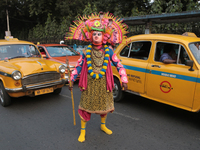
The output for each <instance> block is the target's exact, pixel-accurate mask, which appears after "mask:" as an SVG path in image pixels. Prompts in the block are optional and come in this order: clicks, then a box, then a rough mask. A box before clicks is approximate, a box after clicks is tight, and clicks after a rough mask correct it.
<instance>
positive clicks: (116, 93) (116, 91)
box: [113, 78, 124, 102]
mask: <svg viewBox="0 0 200 150" xmlns="http://www.w3.org/2000/svg"><path fill="white" fill-rule="evenodd" d="M123 96H124V93H123V91H122V87H121V85H120V82H119V80H118V79H117V78H114V88H113V98H114V101H115V102H119V101H121V100H122V98H123Z"/></svg>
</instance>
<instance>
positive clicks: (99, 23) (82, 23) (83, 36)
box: [65, 12, 128, 45]
mask: <svg viewBox="0 0 200 150" xmlns="http://www.w3.org/2000/svg"><path fill="white" fill-rule="evenodd" d="M74 23H75V25H71V27H70V29H69V33H68V35H67V36H66V37H65V38H66V40H67V39H75V40H81V41H86V42H92V43H93V44H94V45H99V44H100V43H101V44H106V43H107V42H108V43H111V44H115V43H121V42H122V40H123V38H126V36H125V34H126V33H127V29H128V26H127V25H126V24H124V23H122V20H120V19H117V18H116V17H114V16H113V15H112V14H109V13H106V14H104V13H102V12H100V13H99V14H92V15H91V16H88V17H86V16H84V17H80V18H79V19H78V20H77V21H74ZM97 31H98V32H99V33H102V39H101V41H99V40H100V38H98V41H96V40H97V37H96V40H95V37H94V33H96V32H97Z"/></svg>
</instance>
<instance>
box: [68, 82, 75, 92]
mask: <svg viewBox="0 0 200 150" xmlns="http://www.w3.org/2000/svg"><path fill="white" fill-rule="evenodd" d="M73 85H74V82H73V81H71V86H70V83H69V90H70V91H71V90H72V89H73Z"/></svg>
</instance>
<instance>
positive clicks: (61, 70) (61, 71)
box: [59, 65, 66, 73]
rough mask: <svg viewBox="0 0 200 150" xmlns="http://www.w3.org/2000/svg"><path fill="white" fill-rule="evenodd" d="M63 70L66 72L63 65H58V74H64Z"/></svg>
mask: <svg viewBox="0 0 200 150" xmlns="http://www.w3.org/2000/svg"><path fill="white" fill-rule="evenodd" d="M65 70H66V67H65V65H60V67H59V71H60V73H64V72H65Z"/></svg>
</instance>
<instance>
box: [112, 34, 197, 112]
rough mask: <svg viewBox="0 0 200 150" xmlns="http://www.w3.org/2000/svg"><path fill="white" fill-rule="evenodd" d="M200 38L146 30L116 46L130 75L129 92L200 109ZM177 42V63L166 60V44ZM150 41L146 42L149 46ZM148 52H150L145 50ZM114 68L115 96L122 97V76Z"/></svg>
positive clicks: (183, 107)
mask: <svg viewBox="0 0 200 150" xmlns="http://www.w3.org/2000/svg"><path fill="white" fill-rule="evenodd" d="M199 43H200V38H198V37H191V36H183V35H174V34H144V35H136V36H132V37H130V38H128V39H126V40H124V41H123V42H122V43H121V44H120V45H119V46H118V47H117V49H116V50H115V53H116V55H117V57H118V58H119V59H120V61H121V63H122V64H123V65H124V68H125V69H126V73H127V76H128V90H127V92H130V93H133V94H137V95H140V96H143V97H145V98H148V99H151V100H155V101H158V102H161V103H164V104H168V105H171V106H175V107H178V108H181V109H184V110H188V111H191V112H198V111H199V110H200V50H199V47H196V44H199ZM167 44H171V45H173V49H174V51H175V53H174V56H172V57H173V59H174V60H175V61H176V62H175V63H170V64H166V63H163V62H162V59H161V56H162V55H163V53H165V51H166V50H165V45H167ZM145 45H146V46H145ZM145 52H146V53H145ZM112 68H113V75H114V79H115V88H114V90H113V94H114V99H115V100H116V101H119V100H121V99H122V95H123V92H122V90H121V87H120V76H119V74H118V72H117V70H116V69H115V67H114V66H112Z"/></svg>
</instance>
